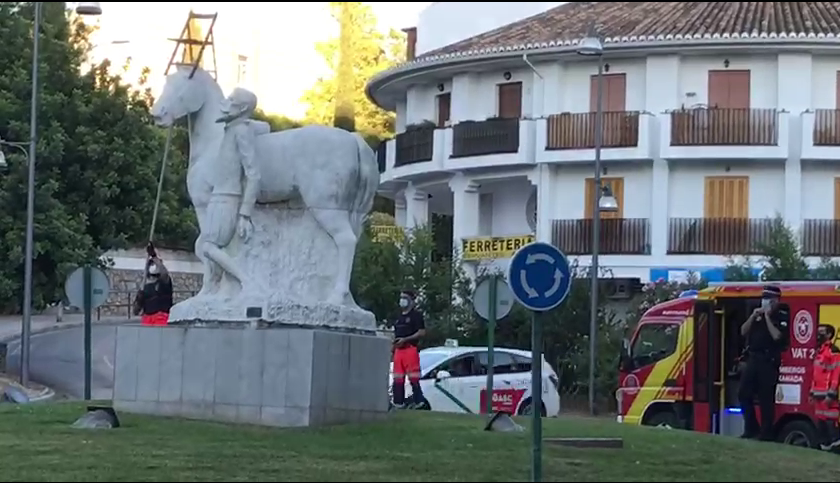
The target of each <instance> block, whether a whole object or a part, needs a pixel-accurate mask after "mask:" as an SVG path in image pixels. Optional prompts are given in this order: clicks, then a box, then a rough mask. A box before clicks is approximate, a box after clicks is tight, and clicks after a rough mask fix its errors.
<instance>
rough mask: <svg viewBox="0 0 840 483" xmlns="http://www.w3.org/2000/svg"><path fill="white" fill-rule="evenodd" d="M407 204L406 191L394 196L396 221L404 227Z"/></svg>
mask: <svg viewBox="0 0 840 483" xmlns="http://www.w3.org/2000/svg"><path fill="white" fill-rule="evenodd" d="M405 205H406V203H405V191H401V192H399V193H397V195H396V196H395V197H394V221H395V222H396V223H397V226H399V227H402V228H405V227H406V218H405Z"/></svg>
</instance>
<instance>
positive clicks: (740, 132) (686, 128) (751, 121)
mask: <svg viewBox="0 0 840 483" xmlns="http://www.w3.org/2000/svg"><path fill="white" fill-rule="evenodd" d="M778 142H779V126H778V112H777V111H776V110H775V109H683V110H679V111H674V112H671V146H776V145H778Z"/></svg>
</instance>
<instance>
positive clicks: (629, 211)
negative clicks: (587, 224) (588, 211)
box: [551, 163, 652, 220]
mask: <svg viewBox="0 0 840 483" xmlns="http://www.w3.org/2000/svg"><path fill="white" fill-rule="evenodd" d="M651 173H652V170H651V166H650V163H645V164H642V163H628V164H626V165H619V166H610V167H609V168H608V169H607V174H605V175H603V174H602V176H603V177H605V178H624V200H623V201H624V217H625V218H649V217H650V211H651V210H650V203H651V191H652V189H651ZM592 177H593V172H592V166H591V165H589V166H579V165H568V166H561V167H559V168H558V169H557V174H556V176H554V179H555V184H554V186H553V187H552V190H551V192H552V193H556V195H555V196H554V203H555V208H554V213H555V215H554V217H553V218H554V219H569V220H575V219H580V218H583V217H584V213H585V211H584V206H585V205H584V203H585V201H586V200H585V199H584V196H585V190H586V178H592Z"/></svg>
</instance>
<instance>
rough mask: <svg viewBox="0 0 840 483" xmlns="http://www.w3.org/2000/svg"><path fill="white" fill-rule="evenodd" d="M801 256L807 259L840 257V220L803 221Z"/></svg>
mask: <svg viewBox="0 0 840 483" xmlns="http://www.w3.org/2000/svg"><path fill="white" fill-rule="evenodd" d="M802 254H803V255H805V256H808V257H836V256H840V220H803V222H802Z"/></svg>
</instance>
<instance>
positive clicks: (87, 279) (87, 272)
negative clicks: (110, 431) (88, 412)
mask: <svg viewBox="0 0 840 483" xmlns="http://www.w3.org/2000/svg"><path fill="white" fill-rule="evenodd" d="M91 278H92V275H91V268H90V265H85V267H84V287H85V302H84V310H85V401H90V396H91V394H90V392H91V390H90V373H91V367H90V366H91V362H90V360H91V347H90V346H91V343H90V339H91V337H90V333H91V305H93V304H92V301H91V299H92V298H93V297H92V296H93V284H92V283H91Z"/></svg>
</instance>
